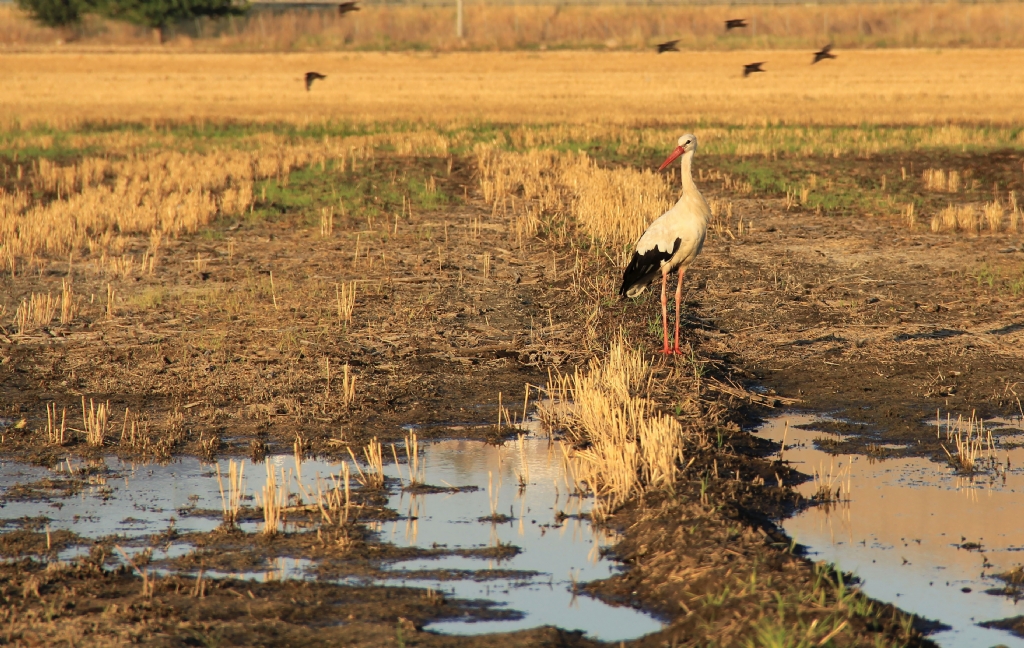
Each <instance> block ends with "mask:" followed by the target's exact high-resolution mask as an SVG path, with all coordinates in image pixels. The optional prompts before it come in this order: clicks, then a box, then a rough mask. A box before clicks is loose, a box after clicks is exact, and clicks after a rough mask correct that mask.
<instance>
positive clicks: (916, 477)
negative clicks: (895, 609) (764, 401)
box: [758, 415, 1024, 647]
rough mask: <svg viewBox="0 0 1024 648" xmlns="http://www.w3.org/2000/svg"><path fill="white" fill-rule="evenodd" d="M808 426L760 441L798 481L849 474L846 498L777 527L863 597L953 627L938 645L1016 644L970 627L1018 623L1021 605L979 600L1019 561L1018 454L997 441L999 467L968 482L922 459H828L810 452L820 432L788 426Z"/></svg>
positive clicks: (1022, 485) (1023, 493)
mask: <svg viewBox="0 0 1024 648" xmlns="http://www.w3.org/2000/svg"><path fill="white" fill-rule="evenodd" d="M816 420H821V419H820V417H815V416H810V415H793V416H784V417H780V418H778V419H775V420H772V421H769V422H768V423H766V424H765V425H764V426H763V427H762V428H761V429H760V431H759V432H758V435H759V436H763V437H766V438H769V439H771V440H773V441H776V442H781V441H782V439H783V438H784V437H785V438H786V443H785V450H784V459H785V460H786V461H787V462H788V463H790V464H791V465H792V466H793V467H794V468H796V469H797V470H800V471H801V472H804V473H807V474H811V473H812V472H814V471H816V470H818V467H819V466H829V465H830V463H829V462H830V461H834V465H835V466H836V468H837V469H838V470H845V471H848V479H849V485H850V494H849V496H848V497H846V496H845V494H844V496H843V498H840V502H839V503H838V504H831V505H829V506H824V505H822V506H817V507H812V508H809V509H807V510H806V511H803V512H801V513H800V514H798V515H796V516H794V517H792V518H790V519H788V520H785V521H784V522H783V526H784V527H785V529H786V532H787V533H788V534H789V535H790V536H791V537H793V538H794V539H795V540H796V541H797V542H799V543H801V544H804V545H807V546H808V547H810V549H811V551H812V553H813V557H814V558H815V559H818V560H826V561H829V562H834V563H836V564H837V565H838V566H839V567H840V568H841V569H843V570H846V571H851V572H854V573H856V574H857V575H858V576H860V577H861V578H862V579H863V581H864V582H863V585H862V589H863V591H864V592H865V593H866V594H868V595H869V596H872V597H874V598H876V599H879V600H882V601H887V602H892V603H894V604H896V605H898V606H899V607H901V608H903V609H904V610H907V611H908V612H913V613H915V614H919V615H921V616H924V617H927V618H931V619H936V620H938V621H941V622H943V623H945V624H947V625H950V626H952V628H953V629H952V630H949V631H945V632H940V633H937V634H935V635H934V636H933V637H932V639H934V640H935V641H936V642H938V643H939V644H940V645H944V646H957V647H960V646H992V645H995V644H999V643H1003V644H1007V645H1012V644H1014V643H1015V642H1016V645H1021V642H1020V640H1019V639H1016V638H1014V637H1013V636H1012V635H1010V634H1008V633H1006V632H1003V631H1000V630H989V629H985V628H981V627H980V626H977V625H976V623H978V622H982V621H988V620H993V619H1001V618H1006V617H1012V616H1016V615H1019V614H1024V603H1015V602H1014V601H1012V600H1009V599H1007V598H1005V597H1002V596H992V595H989V594H986V593H985V590H986V589H989V588H995V587H1000V586H1001V583H1000V581H998V580H996V579H994V578H992V575H993V574H998V573H1002V572H1005V571H1008V570H1009V569H1011V568H1013V567H1014V566H1016V565H1019V564H1021V563H1022V562H1024V553H1022V552H1024V524H1022V522H1021V520H1024V448H1022V447H1019V446H1018V447H1011V446H1013V445H1014V444H1007V443H1006V437H1003V441H1002V443H1004V444H1005V445H1004V446H1003V447H1000V439H999V437H997V438H996V440H995V446H996V447H995V453H996V456H997V457H998V459H999V461H998V463H999V464H1000V465H1001V466H1003V468H1001V469H1000V470H999V471H998V472H995V471H992V472H989V473H988V474H985V473H982V474H977V473H976V474H975V476H974V477H970V476H964V475H960V474H957V473H956V471H955V470H953V469H952V468H951V467H950V466H949V465H948V464H946V463H936V462H933V461H931V460H929V459H926V458H920V457H915V458H890V459H884V460H877V459H874V458H872V457H870V456H859V455H858V456H841V457H834V458H832V457H830V456H829V455H827V453H825V452H823V451H821V450H818V449H816V448H815V444H814V440H815V439H820V438H821V437H823V436H826V435H825V433H823V432H819V431H814V430H802V429H798V428H795V427H793V426H794V425H801V424H808V423H812V422H813V421H816ZM787 422H788V430H787V429H786V428H787ZM1007 423H1008V422H1003V424H1004V426H1005V425H1006V424H1007ZM1014 440H1015V441H1016V442H1017V443H1019V442H1020V437H1019V436H1017V437H1015V438H1014ZM1007 466H1008V467H1007ZM825 470H826V471H827V468H826V469H825ZM844 479H846V477H844ZM818 487H819V484H817V483H815V482H813V481H812V482H807V483H805V484H802V485H801V486H800V487H798V490H799V491H800V492H801V494H803V495H805V496H808V497H810V496H812V495H814V494H815V492H816V491H817V489H818ZM833 491H834V489H833ZM844 498H845V499H844ZM979 545H980V548H979Z"/></svg>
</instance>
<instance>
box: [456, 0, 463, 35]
mask: <svg viewBox="0 0 1024 648" xmlns="http://www.w3.org/2000/svg"><path fill="white" fill-rule="evenodd" d="M455 7H456V10H455V35H456V36H458V37H459V38H462V37H463V31H462V0H455Z"/></svg>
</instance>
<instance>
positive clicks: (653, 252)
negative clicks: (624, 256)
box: [619, 238, 683, 297]
mask: <svg viewBox="0 0 1024 648" xmlns="http://www.w3.org/2000/svg"><path fill="white" fill-rule="evenodd" d="M682 243H683V239H681V238H677V239H676V242H675V244H674V245H673V246H672V251H671V252H664V251H662V250H660V249H659V248H658V247H657V246H655V247H653V248H651V249H650V250H647V251H645V252H644V253H643V254H640V253H639V252H634V253H633V258H632V259H630V260H629V265H627V266H626V269H625V271H623V273H622V286H621V287H620V288H619V296H620V297H625V296H626V293H627V292H628V291H629V289H630V288H632V287H634V286H639V285H645V284H647V283H649V282H650V281H651V279H653V278H654V275H655V274H657V273H658V270H660V269H661V265H662V263H664V262H665V261H668V260H669V259H671V258H672V255H673V254H675V253H676V251H677V250H679V246H680V245H682Z"/></svg>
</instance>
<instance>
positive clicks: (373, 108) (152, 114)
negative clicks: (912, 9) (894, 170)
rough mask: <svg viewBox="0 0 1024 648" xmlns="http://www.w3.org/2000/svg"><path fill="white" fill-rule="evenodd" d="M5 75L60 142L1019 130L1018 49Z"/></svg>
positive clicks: (130, 61) (86, 64)
mask: <svg viewBox="0 0 1024 648" xmlns="http://www.w3.org/2000/svg"><path fill="white" fill-rule="evenodd" d="M752 60H761V61H767V62H768V63H767V65H766V68H767V70H768V73H766V74H761V75H755V76H752V77H750V78H746V79H744V78H743V77H742V74H741V72H742V66H743V64H744V63H749V62H750V61H752ZM0 67H2V68H3V69H4V71H5V74H4V76H3V77H2V78H0V123H2V124H7V125H11V124H14V123H19V124H21V125H27V124H33V123H45V124H49V125H51V126H54V127H56V128H69V127H73V126H76V125H79V124H81V123H83V122H104V123H114V122H124V121H126V120H127V121H131V120H138V121H143V122H146V121H149V120H186V121H193V120H198V121H202V120H252V121H255V122H274V121H286V122H290V123H294V124H300V125H302V124H317V123H321V122H323V121H324V120H332V119H341V120H352V121H357V122H385V121H390V120H396V119H399V120H410V121H413V122H418V123H421V122H433V123H440V124H446V125H452V124H467V123H473V122H476V121H495V122H505V123H567V124H586V125H594V124H601V125H605V126H607V125H609V124H612V125H614V124H624V125H629V126H635V125H638V124H652V123H655V124H671V125H676V126H673V128H672V130H674V131H679V129H680V128H684V127H685V128H691V127H693V128H696V127H697V126H699V125H700V124H701V123H702V122H704V123H711V124H715V123H722V124H743V125H761V124H767V123H791V124H808V125H810V124H864V123H870V124H936V123H942V124H944V123H947V122H949V121H954V122H965V123H988V124H1014V123H1020V122H1021V121H1022V119H1024V50H1016V49H1006V50H960V51H957V52H955V53H953V52H942V51H935V50H860V51H840V52H839V58H838V59H836V60H834V61H827V62H826V63H823V64H818V65H814V66H811V65H809V64H808V54H807V52H805V51H782V50H776V51H756V50H750V51H736V52H690V53H685V54H680V55H675V56H664V55H663V56H657V55H654V54H651V53H648V52H642V53H636V52H592V51H583V52H540V53H529V52H511V53H493V52H476V53H451V54H441V55H437V54H422V53H397V54H396V53H373V52H356V53H318V54H195V53H174V54H170V53H154V52H138V53H79V54H73V55H72V54H61V53H21V54H4V55H0ZM310 69H316V70H318V71H320V72H322V73H325V74H327V77H328V78H327V80H326V81H325V82H324V83H323V84H322V85H318V86H317V87H316V88H314V90H313V91H312V92H306V91H305V89H304V86H303V80H302V76H303V73H304V72H306V71H307V70H310ZM675 136H676V137H678V132H677V133H676V135H675ZM131 137H132V135H131V134H126V135H125V138H126V139H130V138H131ZM673 139H674V138H673ZM706 141H707V140H704V139H702V143H703V142H706ZM753 144H755V146H756V145H757V144H758V143H753ZM400 152H401V151H400ZM80 175H81V176H82V177H87V174H86V173H85V171H82V172H80ZM55 182H60V179H59V178H58V179H55ZM76 182H80V181H79V180H76Z"/></svg>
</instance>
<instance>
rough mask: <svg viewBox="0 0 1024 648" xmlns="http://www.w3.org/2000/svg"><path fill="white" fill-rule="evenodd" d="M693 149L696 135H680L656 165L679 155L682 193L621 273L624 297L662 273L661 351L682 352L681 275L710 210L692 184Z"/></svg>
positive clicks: (696, 248)
mask: <svg viewBox="0 0 1024 648" xmlns="http://www.w3.org/2000/svg"><path fill="white" fill-rule="evenodd" d="M696 150H697V136H696V135H691V134H686V135H683V136H682V137H680V138H679V146H677V147H676V149H675V150H674V151H672V154H671V155H669V156H668V158H666V159H665V161H664V162H662V163H661V166H660V167H659V168H658V170H659V171H661V170H662V169H664V168H665V167H667V166H668V165H669V164H671V163H672V162H673V160H675V159H676V158H678V157H680V156H682V158H683V161H682V174H683V195H682V196H680V197H679V200H678V202H676V204H675V205H674V206H673V207H672V209H670V210H668V211H667V212H665V213H664V214H662V215H661V216H660V217H658V219H657V220H656V221H654V222H653V223H651V225H650V227H648V228H647V231H646V232H644V233H643V236H641V237H640V240H639V241H637V242H636V250H635V251H634V252H633V258H632V259H630V261H629V265H628V266H626V270H625V271H624V272H623V273H622V287H621V288H620V289H619V294H620V295H621V296H623V297H636V296H637V295H639V294H641V293H642V292H643V291H644V290H645V289H646V288H647V286H648V285H649V284H650V283H651V281H653V280H654V278H655V277H656V276H657V275H658V274H659V273H660V274H661V327H662V331H663V332H664V335H665V346H664V347H663V348H662V352H663V353H682V351H681V350H680V348H679V309H680V304H681V302H682V298H683V276H684V275H685V274H686V268H687V267H689V265H690V264H691V263H693V260H694V259H696V258H697V255H698V254H700V251H701V248H702V247H704V237H705V235H706V234H707V231H708V219H709V218H711V209H710V208H709V207H708V203H707V201H705V200H704V196H702V195H701V193H700V191H699V190H698V189H697V185H695V184H694V183H693V174H692V173H691V172H690V168H691V165H692V163H693V154H694V152H695V151H696ZM674 270H679V280H678V282H677V284H676V335H675V346H674V347H673V348H669V345H668V297H667V295H666V293H665V290H666V287H667V285H668V276H669V274H671V273H672V271H674Z"/></svg>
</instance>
